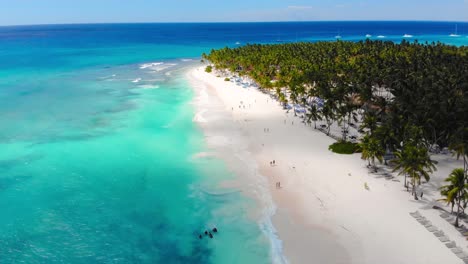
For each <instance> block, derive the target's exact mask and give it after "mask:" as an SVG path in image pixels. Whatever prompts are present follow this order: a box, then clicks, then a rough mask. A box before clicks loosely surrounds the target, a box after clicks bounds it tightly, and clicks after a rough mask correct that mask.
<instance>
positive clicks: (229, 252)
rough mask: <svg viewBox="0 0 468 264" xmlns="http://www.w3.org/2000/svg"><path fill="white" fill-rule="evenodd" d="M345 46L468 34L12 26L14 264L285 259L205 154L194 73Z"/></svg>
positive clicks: (7, 146) (0, 92) (5, 164)
mask: <svg viewBox="0 0 468 264" xmlns="http://www.w3.org/2000/svg"><path fill="white" fill-rule="evenodd" d="M366 35H367V36H366ZM337 38H340V39H342V40H350V41H359V40H364V39H366V38H370V39H380V40H389V41H395V42H399V41H401V40H403V39H407V40H409V41H414V40H418V41H420V42H432V41H440V42H443V43H447V44H452V45H457V46H461V45H467V44H468V23H461V22H460V23H458V22H291V23H217V24H210V23H181V24H100V25H92V24H89V25H38V26H9V27H0V210H1V213H0V215H1V216H0V263H223V264H224V263H271V262H273V261H274V260H277V259H279V258H277V257H278V255H280V254H281V251H280V249H278V248H277V247H272V245H277V243H276V242H277V241H274V240H276V237H274V236H272V235H271V233H274V231H273V229H272V227H271V226H270V225H269V224H268V223H267V222H268V221H265V217H258V214H252V213H251V212H262V211H263V210H264V209H263V208H260V207H261V206H260V204H261V203H259V202H258V201H257V199H256V198H255V197H252V196H250V195H246V194H245V193H243V192H242V191H241V190H238V189H236V188H226V187H223V186H224V185H223V183H225V182H227V181H229V182H233V181H236V175H235V174H234V173H233V172H231V171H229V169H228V168H227V166H226V164H225V163H224V161H223V160H219V159H217V158H207V157H204V155H203V154H204V153H206V152H207V151H209V149H208V147H207V145H206V142H205V139H204V135H203V133H202V131H201V129H200V128H199V127H198V126H197V124H196V123H194V122H193V117H194V115H195V112H194V111H195V110H194V107H193V105H192V104H191V102H192V100H193V97H194V91H193V90H192V88H191V87H190V85H189V83H188V81H187V79H186V78H185V73H186V71H187V69H189V68H191V67H193V66H195V65H198V61H199V60H200V55H201V54H202V53H203V52H209V51H210V50H211V49H213V48H221V47H225V46H230V47H235V46H238V45H244V44H247V43H284V42H295V41H319V40H326V41H335V40H336V39H337ZM259 196H260V195H259ZM214 227H217V228H218V229H219V232H218V233H215V234H214V238H213V239H210V238H209V237H207V236H205V235H202V239H199V235H200V234H201V233H203V232H204V231H205V230H209V229H211V228H214Z"/></svg>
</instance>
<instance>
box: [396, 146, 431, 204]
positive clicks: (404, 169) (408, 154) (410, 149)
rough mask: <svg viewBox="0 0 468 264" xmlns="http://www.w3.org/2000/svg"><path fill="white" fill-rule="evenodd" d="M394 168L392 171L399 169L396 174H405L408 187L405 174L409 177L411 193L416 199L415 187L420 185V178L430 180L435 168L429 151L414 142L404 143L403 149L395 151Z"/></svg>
mask: <svg viewBox="0 0 468 264" xmlns="http://www.w3.org/2000/svg"><path fill="white" fill-rule="evenodd" d="M395 156H396V159H395V164H396V166H395V168H394V169H393V171H399V173H398V175H404V176H405V187H408V185H407V182H406V176H409V177H410V179H411V186H412V189H411V194H413V195H414V199H415V200H418V196H417V193H416V187H417V186H419V185H421V178H424V179H425V180H426V182H428V181H429V180H430V175H429V174H430V173H432V172H433V171H435V170H436V167H435V166H434V162H433V161H432V160H431V159H430V157H429V153H428V151H427V149H426V148H425V147H422V146H418V145H415V144H406V145H404V146H403V149H402V150H400V151H397V152H396V153H395Z"/></svg>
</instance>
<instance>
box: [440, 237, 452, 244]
mask: <svg viewBox="0 0 468 264" xmlns="http://www.w3.org/2000/svg"><path fill="white" fill-rule="evenodd" d="M439 240H440V241H441V242H443V243H445V242H448V241H450V239H449V238H448V237H446V236H441V237H439Z"/></svg>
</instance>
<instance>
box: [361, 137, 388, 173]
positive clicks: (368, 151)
mask: <svg viewBox="0 0 468 264" xmlns="http://www.w3.org/2000/svg"><path fill="white" fill-rule="evenodd" d="M360 147H361V149H362V155H361V158H362V159H363V160H367V161H368V162H369V164H368V167H370V166H371V162H372V166H373V168H374V171H377V166H376V165H375V160H378V161H379V162H380V163H382V161H383V155H384V154H385V150H384V148H383V147H382V145H381V144H380V142H379V141H378V140H377V139H376V138H374V137H372V136H369V135H366V136H365V137H364V138H363V139H362V142H361V143H360Z"/></svg>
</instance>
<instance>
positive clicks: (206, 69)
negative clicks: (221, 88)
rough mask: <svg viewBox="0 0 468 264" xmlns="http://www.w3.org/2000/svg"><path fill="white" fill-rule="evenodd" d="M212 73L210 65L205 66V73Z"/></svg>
mask: <svg viewBox="0 0 468 264" xmlns="http://www.w3.org/2000/svg"><path fill="white" fill-rule="evenodd" d="M212 71H213V66H211V65H208V66H206V68H205V72H207V73H211V72H212Z"/></svg>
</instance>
